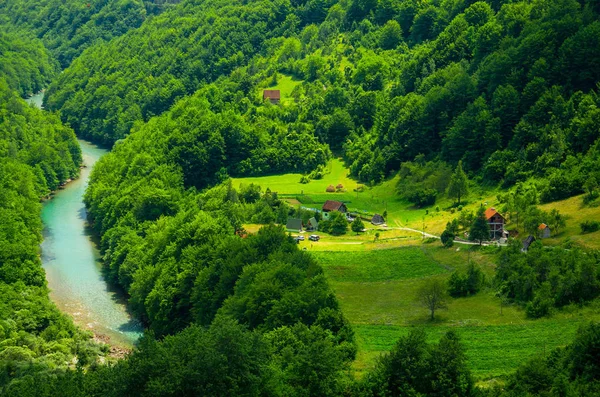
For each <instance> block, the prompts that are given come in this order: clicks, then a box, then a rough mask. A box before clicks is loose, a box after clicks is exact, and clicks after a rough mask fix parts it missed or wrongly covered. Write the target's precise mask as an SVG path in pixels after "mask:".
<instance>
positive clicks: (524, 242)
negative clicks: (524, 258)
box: [521, 236, 535, 252]
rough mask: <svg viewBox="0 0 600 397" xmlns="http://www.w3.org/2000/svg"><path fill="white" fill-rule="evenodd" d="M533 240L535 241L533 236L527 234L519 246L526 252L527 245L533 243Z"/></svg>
mask: <svg viewBox="0 0 600 397" xmlns="http://www.w3.org/2000/svg"><path fill="white" fill-rule="evenodd" d="M534 241H535V237H533V236H528V237H527V238H526V239H525V240H523V248H521V251H523V252H527V251H528V250H529V247H530V246H531V244H533V242H534Z"/></svg>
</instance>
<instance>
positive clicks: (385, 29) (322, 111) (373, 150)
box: [48, 0, 600, 200]
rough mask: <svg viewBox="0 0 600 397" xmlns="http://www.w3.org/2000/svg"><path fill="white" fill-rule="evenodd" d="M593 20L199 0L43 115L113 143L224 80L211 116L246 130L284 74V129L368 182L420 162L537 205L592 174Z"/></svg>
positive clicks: (107, 59) (142, 33)
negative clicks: (522, 191) (55, 113)
mask: <svg viewBox="0 0 600 397" xmlns="http://www.w3.org/2000/svg"><path fill="white" fill-rule="evenodd" d="M595 7H596V5H595V3H593V2H577V1H576V0H561V1H558V2H556V1H545V0H537V1H532V2H529V1H527V2H525V1H522V2H491V3H486V2H476V3H473V4H471V2H463V1H454V2H451V1H446V2H431V3H419V4H417V3H412V2H403V3H396V2H379V3H377V2H372V4H371V3H369V2H364V1H359V0H357V1H354V2H351V3H350V4H349V5H347V6H344V5H343V4H333V3H331V4H325V3H322V2H319V3H318V5H317V3H313V2H307V3H295V2H294V3H285V2H281V3H272V2H252V3H249V4H247V5H241V4H236V3H233V4H232V3H231V2H228V4H227V5H225V4H221V3H220V2H218V1H204V2H194V1H190V2H186V3H185V4H182V6H181V7H177V8H176V9H173V10H172V11H170V12H167V13H165V14H163V15H161V16H160V17H158V18H155V19H153V20H152V21H149V23H147V24H145V25H144V26H143V27H142V28H141V29H139V30H137V31H135V32H132V33H131V34H128V35H126V36H124V37H122V38H120V39H118V40H115V41H113V42H111V43H108V44H106V45H102V46H98V47H96V48H94V50H93V51H90V52H88V53H87V54H85V55H84V56H83V57H81V58H80V59H78V60H77V61H76V62H75V63H74V64H73V65H72V67H71V68H69V69H68V70H67V71H66V72H65V73H64V74H63V75H61V76H60V78H59V79H57V81H56V82H55V84H54V85H53V86H52V88H51V89H50V92H49V97H48V105H49V106H50V107H51V108H53V109H61V111H62V117H63V120H65V121H67V122H69V123H70V124H71V125H72V126H73V127H74V128H75V130H76V131H78V133H80V134H82V135H85V136H89V137H91V138H93V139H96V140H100V141H103V142H114V141H116V140H118V139H121V138H123V137H124V136H126V135H127V134H128V133H129V130H130V128H131V127H132V126H133V125H134V124H135V123H136V122H137V121H146V120H149V118H150V117H152V116H154V115H156V114H160V113H162V112H164V111H166V110H167V109H168V108H169V107H170V106H172V105H173V104H174V103H175V102H177V100H178V99H180V98H181V97H182V96H184V95H188V94H191V93H193V92H195V91H196V90H198V89H200V88H202V87H203V85H204V84H206V83H210V82H213V81H217V78H219V80H218V81H217V82H216V86H215V88H214V92H215V95H217V96H218V95H219V94H220V92H221V91H224V90H230V91H231V88H230V87H231V86H232V85H233V83H237V85H238V86H237V89H235V90H234V91H233V92H232V95H231V96H229V97H228V98H226V99H225V100H224V101H223V103H224V104H223V105H222V106H221V108H217V109H216V111H217V112H222V111H223V110H222V109H223V106H224V107H226V108H227V109H228V110H229V109H233V111H234V112H235V113H236V114H239V115H240V116H241V117H242V119H243V120H244V121H246V122H251V121H252V119H253V118H254V116H255V113H256V112H255V110H254V109H255V106H249V105H248V102H250V103H253V104H254V105H256V106H258V108H259V109H260V108H262V106H261V103H260V102H259V93H258V88H260V87H266V86H268V85H269V84H274V85H276V84H277V80H278V78H282V77H284V76H291V77H293V78H294V79H296V80H297V81H298V83H299V84H298V86H297V87H296V88H295V90H294V91H293V92H292V97H293V100H292V101H289V102H286V106H284V107H283V108H284V109H283V110H281V112H282V113H283V114H284V115H285V116H284V118H283V117H282V118H283V119H284V120H285V121H286V122H288V123H290V122H291V123H304V124H306V125H308V126H309V127H308V128H307V130H306V131H307V132H308V133H312V134H314V135H315V136H317V137H318V138H319V139H320V141H321V142H323V143H327V144H329V145H330V147H331V148H332V149H334V150H342V152H343V154H344V157H345V158H346V160H347V161H348V164H349V165H350V169H351V172H352V173H353V174H354V175H355V176H357V177H358V178H360V179H361V180H363V181H366V182H378V181H380V180H382V179H383V178H384V177H386V176H388V175H392V174H393V172H394V171H397V170H399V169H400V165H401V163H402V162H406V161H412V160H413V159H414V158H415V157H416V156H418V155H421V154H423V155H424V156H425V160H427V159H438V158H439V159H441V160H444V161H446V162H448V163H450V164H451V165H454V164H456V163H457V162H458V161H459V160H462V161H463V166H464V168H465V169H466V171H467V172H469V173H470V174H471V175H478V176H479V177H480V178H481V179H480V180H482V181H486V182H488V183H497V182H500V181H502V182H503V183H504V184H505V185H507V186H510V185H512V184H514V183H516V182H518V181H523V180H526V179H528V178H529V177H544V178H547V180H546V182H545V184H544V186H543V187H542V188H541V190H542V196H543V197H544V198H545V199H546V200H555V199H559V198H564V197H568V196H570V195H572V194H577V193H581V192H582V189H583V188H582V186H583V183H582V180H583V179H585V178H587V176H588V175H590V174H593V173H596V172H597V171H596V170H597V169H598V154H597V147H596V146H594V143H595V141H596V140H597V137H598V135H597V129H596V128H595V126H596V118H597V114H598V96H597V93H596V89H597V87H596V84H597V82H598V80H599V78H600V76H599V75H598V69H597V68H596V67H595V65H597V63H598V61H599V59H598V57H599V56H600V54H599V51H600V50H599V48H600V46H599V45H598V44H599V40H600V25H599V23H598V21H597V19H598V18H597V17H598V14H597V11H598V10H597V9H596V8H595ZM215 10H219V11H218V12H216V11H215ZM190 15H194V18H190V17H189V16H190ZM259 27H268V28H259ZM224 76H229V77H224ZM109 86H110V87H111V88H108V87H109ZM234 87H235V86H234ZM190 106H191V105H188V108H189V107H190ZM274 170H275V169H273V171H274ZM229 171H231V174H232V175H237V174H240V170H229ZM270 171H271V170H269V169H263V168H256V169H254V170H247V171H245V172H247V173H261V172H270ZM242 173H244V172H242Z"/></svg>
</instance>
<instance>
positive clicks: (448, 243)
mask: <svg viewBox="0 0 600 397" xmlns="http://www.w3.org/2000/svg"><path fill="white" fill-rule="evenodd" d="M454 237H455V236H454V234H453V233H452V232H451V231H449V230H444V232H443V233H442V236H441V239H442V244H444V247H446V248H450V247H452V246H453V245H454Z"/></svg>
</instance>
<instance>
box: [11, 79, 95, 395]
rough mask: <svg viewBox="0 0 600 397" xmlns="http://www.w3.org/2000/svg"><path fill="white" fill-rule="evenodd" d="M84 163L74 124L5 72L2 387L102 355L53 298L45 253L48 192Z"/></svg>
mask: <svg viewBox="0 0 600 397" xmlns="http://www.w3.org/2000/svg"><path fill="white" fill-rule="evenodd" d="M80 163H81V154H80V151H79V146H78V144H77V141H76V140H75V134H74V133H73V130H71V129H70V128H67V127H64V126H63V125H62V124H61V122H60V120H59V119H58V117H57V116H55V115H51V114H48V113H44V112H42V111H40V110H38V109H34V108H31V107H29V106H28V105H27V104H26V103H25V102H24V101H23V100H22V99H20V98H19V96H18V95H17V93H16V92H15V91H13V90H11V89H10V88H9V87H8V85H7V83H6V82H5V81H4V80H3V79H2V78H0V219H1V220H2V221H1V222H0V339H1V340H2V342H1V344H0V391H1V390H2V389H4V387H5V386H6V385H8V384H9V383H10V382H11V381H12V380H13V379H18V378H22V377H26V376H29V375H31V374H49V373H54V372H56V371H59V370H64V369H65V368H67V367H68V366H75V363H76V362H77V361H76V360H74V358H77V359H78V360H79V361H78V362H79V363H80V364H85V363H86V360H88V359H90V358H92V357H94V356H97V355H98V354H99V346H96V345H94V344H93V343H91V340H90V335H88V334H86V333H84V332H82V331H81V330H79V329H78V328H76V327H75V326H74V325H73V322H72V321H71V319H69V318H68V317H67V316H65V315H64V314H62V313H61V312H60V311H59V310H58V309H57V308H56V306H54V304H53V303H52V302H50V299H49V297H48V292H49V291H48V288H47V286H46V278H45V274H44V271H43V270H42V266H41V262H40V258H39V245H40V242H41V239H42V222H41V219H40V209H41V206H40V197H42V196H45V195H47V194H48V193H49V192H50V190H51V189H56V188H57V186H58V184H59V183H61V182H64V181H65V180H66V179H68V178H72V177H75V176H77V174H78V172H79V164H80Z"/></svg>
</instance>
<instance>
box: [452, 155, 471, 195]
mask: <svg viewBox="0 0 600 397" xmlns="http://www.w3.org/2000/svg"><path fill="white" fill-rule="evenodd" d="M467 194H469V180H468V178H467V174H465V172H464V171H463V168H462V161H459V162H458V165H457V166H456V170H455V171H454V174H452V177H451V178H450V185H448V196H449V197H452V198H456V201H457V203H458V204H460V198H461V197H465V196H466V195H467Z"/></svg>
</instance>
